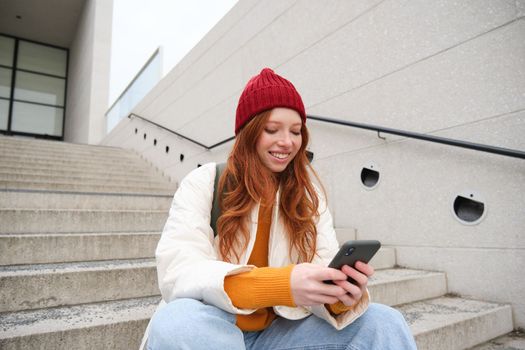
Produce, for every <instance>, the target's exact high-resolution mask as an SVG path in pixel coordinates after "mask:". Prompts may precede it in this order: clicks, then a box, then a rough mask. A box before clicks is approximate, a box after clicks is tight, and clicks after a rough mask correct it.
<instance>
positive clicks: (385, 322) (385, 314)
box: [363, 303, 407, 329]
mask: <svg viewBox="0 0 525 350" xmlns="http://www.w3.org/2000/svg"><path fill="white" fill-rule="evenodd" d="M363 316H364V317H365V318H366V323H367V325H368V326H375V327H378V328H379V329H385V327H387V328H398V327H401V328H403V329H405V328H407V324H406V321H405V319H404V317H403V315H402V314H401V313H400V312H399V311H398V310H396V309H394V308H392V307H390V306H387V305H383V304H375V303H372V304H370V305H369V306H368V310H367V311H366V313H365V314H364V315H363Z"/></svg>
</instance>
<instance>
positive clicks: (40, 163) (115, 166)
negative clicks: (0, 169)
mask: <svg viewBox="0 0 525 350" xmlns="http://www.w3.org/2000/svg"><path fill="white" fill-rule="evenodd" d="M1 163H2V165H3V166H6V167H20V168H31V167H39V168H59V169H69V168H71V169H82V170H83V169H86V170H89V169H110V170H114V171H115V170H120V171H128V170H133V169H142V170H144V169H149V168H150V166H148V164H147V163H142V162H140V163H139V164H136V163H135V162H126V163H115V162H111V161H110V162H92V163H90V162H84V161H82V160H80V159H77V160H61V161H48V160H45V159H40V160H37V159H36V158H35V159H34V160H27V161H26V160H23V159H19V158H16V159H15V158H13V159H7V160H1Z"/></svg>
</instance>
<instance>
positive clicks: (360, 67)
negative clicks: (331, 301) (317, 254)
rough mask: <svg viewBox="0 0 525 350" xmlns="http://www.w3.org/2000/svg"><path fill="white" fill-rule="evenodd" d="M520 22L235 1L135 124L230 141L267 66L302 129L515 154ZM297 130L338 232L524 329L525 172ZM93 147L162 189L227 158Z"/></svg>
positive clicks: (175, 145)
mask: <svg viewBox="0 0 525 350" xmlns="http://www.w3.org/2000/svg"><path fill="white" fill-rule="evenodd" d="M524 15H525V1H514V0H512V1H510V0H509V1H504V0H500V1H491V0H471V1H460V2H458V1H453V0H439V1H423V0H421V1H415V0H414V1H401V0H390V1H389V0H383V1H380V0H376V1H369V0H366V1H365V0H362V1H357V0H353V1H349V0H340V1H336V0H332V1H330V2H324V1H309V0H298V1H292V0H288V1H277V0H275V1H273V0H272V1H265V2H259V1H255V0H244V1H240V2H239V3H238V4H237V5H236V6H235V7H234V8H233V9H232V10H231V11H230V13H228V15H227V16H226V17H225V18H223V20H222V21H221V22H219V23H218V24H217V26H216V27H215V28H214V29H213V30H212V31H210V32H209V33H208V35H207V36H206V37H205V38H204V39H203V40H202V41H201V42H200V43H199V44H198V45H197V46H196V47H195V48H194V49H193V50H192V51H191V52H190V53H189V54H188V55H187V56H186V58H185V59H184V60H183V61H182V62H181V63H180V64H179V65H177V66H176V67H175V68H174V70H173V71H172V72H170V73H169V74H168V75H167V76H166V77H165V78H164V79H163V80H162V81H161V82H160V83H159V84H158V85H157V87H156V88H155V89H154V90H153V91H152V92H151V93H150V94H149V95H148V96H147V97H146V98H145V99H144V100H143V101H142V102H141V104H139V106H137V108H135V110H134V112H135V113H137V114H138V115H140V116H142V117H145V118H148V119H151V120H153V121H155V122H156V123H158V124H161V125H163V126H165V127H167V128H170V129H172V130H175V131H177V132H179V133H181V134H184V135H186V136H188V137H192V138H194V139H196V140H198V141H199V142H202V143H205V144H208V145H210V144H213V143H216V142H218V141H221V140H223V139H225V138H227V137H229V136H232V135H233V125H234V113H235V106H236V102H237V99H238V97H239V95H240V92H241V91H242V88H243V86H244V84H245V83H246V81H247V80H248V79H249V78H250V77H251V76H252V75H254V74H256V73H258V72H259V71H260V69H261V68H262V67H264V66H269V67H272V68H274V69H275V70H276V71H277V72H278V73H280V74H282V75H284V76H285V77H288V78H289V79H290V80H291V81H293V82H294V84H295V85H296V87H297V88H298V90H299V91H300V92H301V93H302V96H303V99H304V102H305V105H306V108H307V113H308V114H313V115H322V116H326V117H332V118H339V119H345V120H350V121H355V122H364V123H369V124H376V125H381V126H385V127H391V128H398V129H405V130H409V131H415V132H421V133H428V134H433V135H438V136H444V137H450V138H456V139H460V140H466V141H472V142H478V143H486V144H489V145H494V146H500V147H508V148H514V149H518V150H525V141H524V139H523V135H525V93H524V92H525V40H523V39H524V38H525V18H524ZM308 125H309V128H310V130H311V133H312V139H313V140H312V143H311V146H310V150H311V151H313V152H314V153H315V161H314V166H315V168H316V169H317V170H318V172H319V173H320V174H321V177H322V179H323V181H324V184H325V186H326V188H327V190H328V194H329V205H330V207H331V209H332V212H333V214H334V217H335V224H336V226H338V227H351V228H355V229H356V231H357V236H358V238H360V239H361V238H377V239H380V240H381V241H382V242H383V244H385V245H392V246H395V247H396V248H397V259H398V263H399V264H400V265H402V266H409V267H414V268H422V269H431V270H439V271H446V272H447V278H448V288H449V291H450V292H452V293H459V294H462V295H465V296H471V297H473V298H478V299H485V300H492V301H500V302H504V303H511V304H512V306H513V310H514V318H515V326H516V327H525V301H524V300H525V298H524V296H525V294H524V293H523V291H524V290H525V282H523V279H522V278H521V274H520V271H519V270H520V268H521V267H522V266H524V263H525V258H524V254H523V252H524V249H525V229H524V227H525V209H524V204H525V201H524V200H523V195H522V193H525V163H524V162H523V160H518V159H513V158H508V157H503V156H496V155H490V154H485V153H479V152H475V151H470V150H465V149H458V148H454V147H450V146H445V145H438V144H431V143H427V142H423V141H416V140H408V139H404V138H400V137H394V136H389V135H381V136H382V137H385V139H381V138H379V137H377V134H376V133H374V132H369V131H363V130H358V129H351V128H344V127H341V126H331V125H326V124H321V123H319V122H315V121H309V122H308ZM135 130H136V133H135ZM144 134H146V138H144ZM155 139H156V140H157V145H156V146H154V145H153V142H154V140H155ZM103 143H104V144H109V145H120V146H124V147H126V148H131V149H135V150H136V151H137V152H138V153H140V154H142V155H143V156H144V157H145V158H147V159H148V160H150V161H151V162H152V163H153V164H154V165H156V166H157V167H158V168H159V169H162V170H163V171H165V172H166V173H167V174H169V175H170V176H172V178H173V180H174V181H179V180H180V179H181V178H182V177H183V176H184V175H185V174H186V173H187V172H188V171H190V170H191V169H193V168H195V167H196V166H197V164H198V163H201V164H202V163H204V162H207V161H210V160H219V161H222V160H224V159H225V158H226V155H227V153H228V151H229V149H230V147H231V143H229V144H227V145H224V146H221V147H219V148H217V149H215V150H213V151H206V150H203V149H202V148H201V147H199V146H195V145H192V144H190V143H188V142H187V141H184V140H182V139H179V138H177V137H176V136H172V135H170V134H169V133H168V132H165V131H163V130H161V129H158V128H156V127H152V126H150V125H148V124H147V123H145V122H143V121H141V120H138V119H131V120H124V121H122V122H121V124H120V125H119V126H117V128H115V129H114V130H113V132H112V133H110V134H109V135H108V136H107V137H106V138H105V139H104V141H103ZM166 146H169V147H170V150H169V153H166V149H165V147H166ZM181 154H184V160H183V161H181V160H180V155H181ZM369 164H374V165H375V167H376V168H377V169H379V171H380V182H379V184H378V186H376V187H375V188H374V189H373V190H370V189H367V188H365V186H363V185H362V184H361V179H360V174H361V170H362V169H363V167H366V166H368V165H369ZM463 194H465V195H467V196H468V195H470V194H473V195H475V198H477V199H479V200H480V201H482V202H483V203H484V204H485V214H484V216H483V218H482V220H481V221H479V222H478V223H477V224H475V225H465V224H463V223H461V222H460V221H458V220H456V218H455V217H454V213H453V210H452V204H453V201H454V199H455V198H456V196H457V195H463Z"/></svg>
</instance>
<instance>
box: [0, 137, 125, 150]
mask: <svg viewBox="0 0 525 350" xmlns="http://www.w3.org/2000/svg"><path fill="white" fill-rule="evenodd" d="M3 147H12V148H18V149H23V148H28V149H40V150H45V151H63V152H75V151H77V152H91V153H96V152H99V153H107V152H113V153H118V152H128V151H126V150H123V149H122V148H118V147H112V146H103V145H86V144H79V143H70V142H63V141H51V140H42V139H34V138H33V139H29V138H20V137H7V136H1V135H0V148H3Z"/></svg>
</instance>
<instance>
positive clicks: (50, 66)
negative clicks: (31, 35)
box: [17, 40, 67, 77]
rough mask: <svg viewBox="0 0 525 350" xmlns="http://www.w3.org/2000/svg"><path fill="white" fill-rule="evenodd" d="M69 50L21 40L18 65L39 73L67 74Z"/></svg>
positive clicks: (62, 75)
mask: <svg viewBox="0 0 525 350" xmlns="http://www.w3.org/2000/svg"><path fill="white" fill-rule="evenodd" d="M66 63H67V51H65V50H61V49H57V48H54V47H49V46H44V45H39V44H34V43H30V42H26V41H22V40H20V41H19V43H18V62H17V67H18V68H20V69H28V70H32V71H35V72H39V73H46V74H52V75H57V76H60V77H65V76H66Z"/></svg>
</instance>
